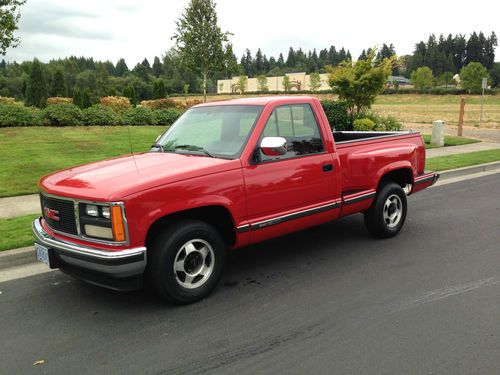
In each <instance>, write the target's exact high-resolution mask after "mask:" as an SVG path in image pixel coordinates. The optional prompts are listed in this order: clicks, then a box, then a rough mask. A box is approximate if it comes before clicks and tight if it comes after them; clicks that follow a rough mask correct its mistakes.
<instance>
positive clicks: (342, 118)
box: [321, 99, 352, 130]
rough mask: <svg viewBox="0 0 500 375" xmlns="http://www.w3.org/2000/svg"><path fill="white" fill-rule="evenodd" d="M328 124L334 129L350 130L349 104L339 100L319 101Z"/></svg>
mask: <svg viewBox="0 0 500 375" xmlns="http://www.w3.org/2000/svg"><path fill="white" fill-rule="evenodd" d="M321 105H322V106H323V110H324V111H325V114H326V118H327V119H328V122H329V123H330V126H331V127H332V128H333V129H335V130H352V122H351V121H352V119H351V116H350V115H349V111H348V109H349V104H348V103H347V102H345V101H341V100H329V99H324V100H322V101H321Z"/></svg>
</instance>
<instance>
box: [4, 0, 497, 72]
mask: <svg viewBox="0 0 500 375" xmlns="http://www.w3.org/2000/svg"><path fill="white" fill-rule="evenodd" d="M187 3H188V0H168V1H161V0H84V1H82V0H28V2H27V3H26V4H25V5H24V6H23V7H22V8H21V21H20V24H19V31H18V35H19V36H20V37H21V45H20V46H19V47H17V48H15V49H9V50H8V51H7V55H6V59H8V60H17V61H23V60H32V59H33V58H34V57H37V58H39V59H40V60H42V61H48V60H49V59H51V58H58V57H66V56H70V55H77V56H86V57H91V56H92V57H94V59H97V60H108V59H109V60H111V61H113V62H115V63H116V61H117V60H118V59H119V58H120V57H124V58H125V59H126V61H127V64H128V65H129V67H132V66H133V65H135V64H136V63H137V62H140V61H142V60H143V59H144V57H147V58H148V59H149V60H150V61H152V59H153V57H154V56H155V55H157V56H161V55H162V54H164V53H165V51H166V50H168V49H169V48H170V47H172V46H173V42H172V40H171V36H172V34H173V32H174V29H175V20H176V19H177V18H178V17H179V15H180V14H181V12H182V10H183V9H184V8H185V6H186V5H187ZM217 11H218V15H219V23H220V25H221V27H222V29H223V30H227V31H230V32H232V33H233V34H234V35H233V36H232V37H231V41H232V42H233V45H234V50H235V53H236V55H237V56H238V59H239V58H240V57H241V55H242V54H243V52H244V51H245V49H246V48H249V49H250V50H251V51H252V54H253V55H255V52H256V50H257V48H259V47H260V48H261V49H262V51H263V52H264V53H265V54H266V55H267V56H268V57H269V56H277V55H278V54H279V53H280V52H283V55H284V56H285V58H286V53H287V51H288V48H289V47H290V46H293V47H294V48H298V47H302V49H304V50H308V49H313V48H316V49H322V48H325V47H328V46H330V45H335V46H336V47H337V48H340V47H342V46H344V47H345V48H346V49H350V50H351V53H352V54H353V57H355V58H357V56H358V55H359V53H360V52H361V50H362V49H364V48H367V47H370V46H375V45H381V44H382V43H384V42H385V43H393V44H394V45H395V47H396V52H397V53H398V54H399V55H403V54H407V53H411V52H412V50H413V46H414V44H415V43H416V42H418V41H420V40H422V39H427V36H428V35H429V34H430V33H435V34H436V35H438V34H440V33H445V34H448V33H453V34H455V33H462V34H467V35H468V34H470V33H471V32H472V31H474V30H476V31H480V30H481V31H483V32H484V33H485V34H487V35H489V34H490V33H491V32H492V31H495V33H496V34H497V36H498V35H499V34H500V21H499V19H500V18H499V14H500V1H484V0H476V1H474V2H472V3H468V4H467V5H464V4H463V3H461V2H458V1H449V0H441V1H440V0H432V1H430V0H420V1H417V2H415V1H412V2H408V1H398V2H396V1H385V0H378V1H374V0H366V1H365V0H358V1H352V0H351V1H341V2H340V1H338V2H336V1H331V0H330V1H319V0H308V1H300V2H299V1H290V0H289V1H272V0H246V1H241V0H218V1H217ZM498 55H499V49H498V48H497V58H496V60H497V61H498V60H500V56H498Z"/></svg>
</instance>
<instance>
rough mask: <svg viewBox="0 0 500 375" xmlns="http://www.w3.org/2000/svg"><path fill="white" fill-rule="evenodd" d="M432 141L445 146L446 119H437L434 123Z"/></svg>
mask: <svg viewBox="0 0 500 375" xmlns="http://www.w3.org/2000/svg"><path fill="white" fill-rule="evenodd" d="M431 143H432V144H433V145H437V146H439V147H443V146H444V121H442V120H436V121H434V122H433V123H432V136H431Z"/></svg>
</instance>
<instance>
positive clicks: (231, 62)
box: [224, 43, 239, 78]
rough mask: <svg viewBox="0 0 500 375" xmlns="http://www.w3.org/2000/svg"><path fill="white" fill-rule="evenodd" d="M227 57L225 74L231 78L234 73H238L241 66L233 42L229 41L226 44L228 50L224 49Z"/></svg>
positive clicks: (225, 59)
mask: <svg viewBox="0 0 500 375" xmlns="http://www.w3.org/2000/svg"><path fill="white" fill-rule="evenodd" d="M224 54H225V57H224V61H225V67H224V69H225V72H224V73H225V76H226V78H231V77H232V76H233V75H234V74H237V73H238V70H239V67H238V60H237V59H236V56H235V54H234V52H233V45H232V44H231V43H228V44H227V45H226V50H225V51H224Z"/></svg>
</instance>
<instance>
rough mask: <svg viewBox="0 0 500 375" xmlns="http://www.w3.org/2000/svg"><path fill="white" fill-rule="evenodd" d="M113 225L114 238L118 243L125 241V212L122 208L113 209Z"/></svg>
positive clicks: (115, 207)
mask: <svg viewBox="0 0 500 375" xmlns="http://www.w3.org/2000/svg"><path fill="white" fill-rule="evenodd" d="M111 224H112V227H113V238H114V240H115V241H116V242H123V241H125V239H126V238H125V225H124V224H123V212H122V208H121V207H120V206H112V207H111Z"/></svg>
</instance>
